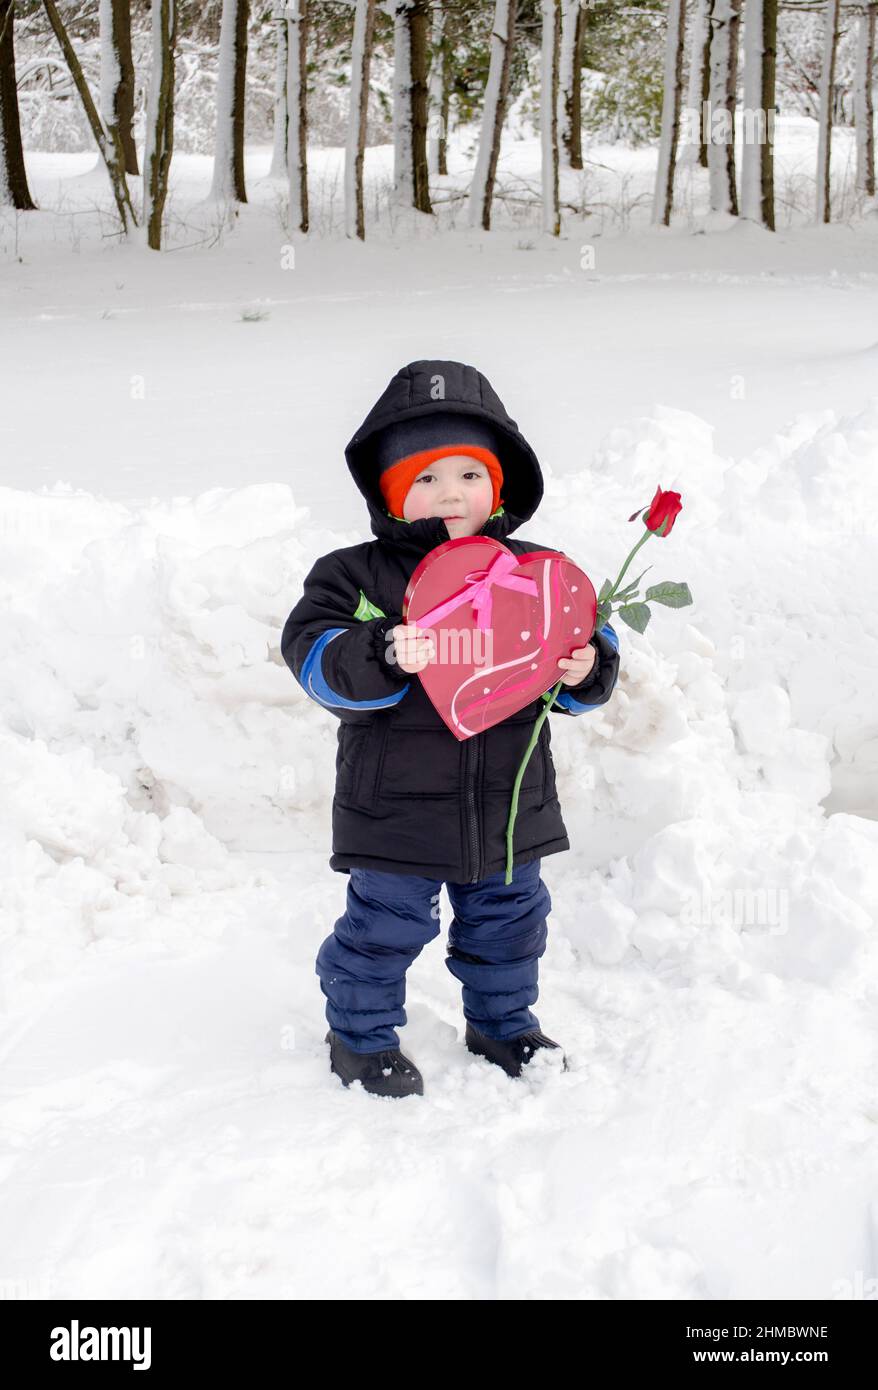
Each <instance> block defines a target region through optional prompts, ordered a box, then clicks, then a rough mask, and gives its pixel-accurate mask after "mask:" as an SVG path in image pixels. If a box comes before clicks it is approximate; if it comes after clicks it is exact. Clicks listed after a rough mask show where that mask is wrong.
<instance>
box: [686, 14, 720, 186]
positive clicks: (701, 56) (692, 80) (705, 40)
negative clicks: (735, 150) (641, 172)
mask: <svg viewBox="0 0 878 1390" xmlns="http://www.w3.org/2000/svg"><path fill="white" fill-rule="evenodd" d="M711 27H712V26H711V23H710V0H695V14H694V17H693V20H692V53H691V55H690V58H689V84H688V90H687V93H686V122H685V130H684V132H683V146H684V148H683V150H682V151H681V154H680V161H679V162H680V163H681V164H700V165H701V167H702V168H703V169H706V168H707V131H706V129H705V121H706V115H705V113H706V112H707V111H708V110H709V109H710V31H711Z"/></svg>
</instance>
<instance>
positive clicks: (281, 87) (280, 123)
mask: <svg viewBox="0 0 878 1390" xmlns="http://www.w3.org/2000/svg"><path fill="white" fill-rule="evenodd" d="M273 18H274V33H275V51H274V134H273V139H272V145H271V165H270V167H269V170H268V177H269V178H270V179H284V178H286V176H287V138H288V125H289V112H288V110H287V70H288V64H289V51H290V43H289V19H288V11H287V8H286V7H283V6H280V7H279V8H278V10H277V11H276V13H275V14H274V16H273Z"/></svg>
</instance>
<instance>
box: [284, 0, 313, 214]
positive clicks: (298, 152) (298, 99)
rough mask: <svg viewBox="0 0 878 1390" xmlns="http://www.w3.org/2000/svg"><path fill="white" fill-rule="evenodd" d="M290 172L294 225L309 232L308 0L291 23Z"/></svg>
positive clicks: (299, 3) (300, 4) (300, 3)
mask: <svg viewBox="0 0 878 1390" xmlns="http://www.w3.org/2000/svg"><path fill="white" fill-rule="evenodd" d="M287 24H288V27H287V115H288V125H287V172H288V175H289V181H290V226H291V227H292V228H296V227H298V229H299V231H300V232H307V230H308V0H297V4H296V5H295V7H294V9H293V11H292V13H291V14H290V17H289V19H288V21H287Z"/></svg>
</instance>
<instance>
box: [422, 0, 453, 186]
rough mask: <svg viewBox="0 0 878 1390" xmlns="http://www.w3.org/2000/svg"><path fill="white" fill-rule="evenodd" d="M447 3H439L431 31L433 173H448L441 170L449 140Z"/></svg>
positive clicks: (430, 162)
mask: <svg viewBox="0 0 878 1390" xmlns="http://www.w3.org/2000/svg"><path fill="white" fill-rule="evenodd" d="M445 18H446V14H445V5H444V4H442V3H440V4H437V6H436V8H435V10H434V12H433V29H432V31H431V34H430V77H429V82H428V84H427V98H428V120H427V126H428V140H427V167H428V169H429V171H430V173H431V174H440V173H447V172H448V171H447V168H446V169H440V167H439V166H440V164H441V162H442V159H441V154H440V149H441V147H442V145H443V144H444V143H445V134H446V132H445V129H444V126H443V115H444V109H445Z"/></svg>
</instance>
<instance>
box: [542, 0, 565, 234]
mask: <svg viewBox="0 0 878 1390" xmlns="http://www.w3.org/2000/svg"><path fill="white" fill-rule="evenodd" d="M540 13H541V18H542V43H541V56H542V62H541V68H540V148H541V153H542V160H541V173H542V192H543V231H544V232H548V233H550V234H551V235H552V236H560V235H561V208H560V198H559V188H558V67H559V60H560V51H561V6H560V0H540Z"/></svg>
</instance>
